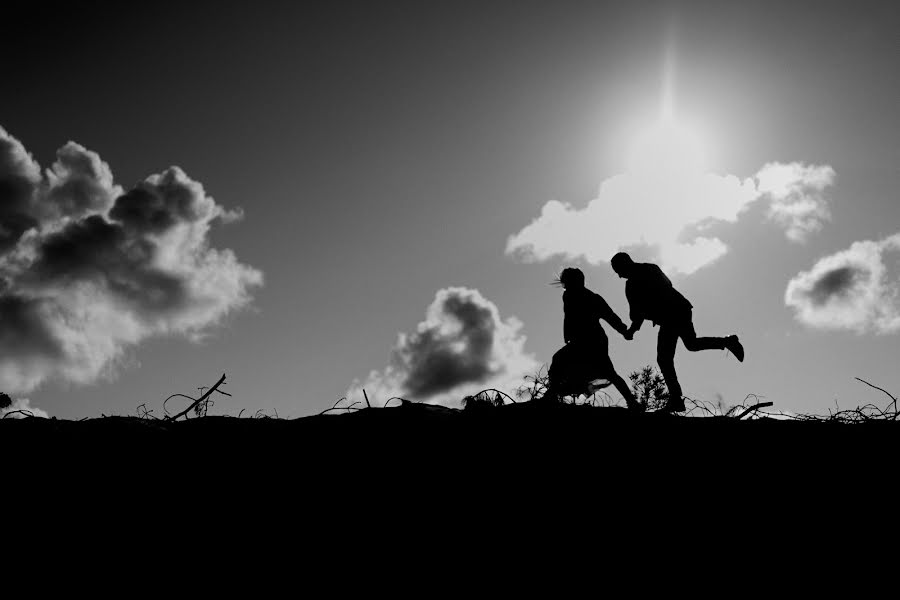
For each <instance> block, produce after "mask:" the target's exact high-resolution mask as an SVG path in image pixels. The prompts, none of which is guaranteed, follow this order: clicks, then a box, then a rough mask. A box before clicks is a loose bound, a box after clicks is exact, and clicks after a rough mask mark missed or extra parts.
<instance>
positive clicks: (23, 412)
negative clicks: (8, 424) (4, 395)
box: [3, 410, 34, 419]
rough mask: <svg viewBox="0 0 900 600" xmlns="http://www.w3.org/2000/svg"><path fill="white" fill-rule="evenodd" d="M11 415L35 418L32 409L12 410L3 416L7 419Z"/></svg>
mask: <svg viewBox="0 0 900 600" xmlns="http://www.w3.org/2000/svg"><path fill="white" fill-rule="evenodd" d="M9 415H22V416H23V417H29V418H34V413H33V412H31V411H30V410H11V411H9V412H7V413H3V418H4V419H5V418H6V417H8V416H9Z"/></svg>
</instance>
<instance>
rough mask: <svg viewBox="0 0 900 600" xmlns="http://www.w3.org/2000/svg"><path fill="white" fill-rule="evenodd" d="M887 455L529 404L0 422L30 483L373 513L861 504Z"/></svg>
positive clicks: (876, 429)
mask: <svg viewBox="0 0 900 600" xmlns="http://www.w3.org/2000/svg"><path fill="white" fill-rule="evenodd" d="M898 442H900V423H897V422H894V421H871V422H867V423H861V424H852V425H850V424H840V423H829V422H798V421H783V420H772V419H755V420H737V419H733V418H724V417H715V418H690V417H679V416H670V415H661V414H633V413H629V412H627V411H626V410H625V409H621V408H594V407H589V406H571V405H564V406H557V407H542V406H537V405H534V404H530V403H520V404H516V405H507V406H504V407H501V408H486V409H482V410H478V411H459V410H451V409H444V408H441V407H432V406H426V405H416V404H406V405H404V406H402V407H395V408H387V409H367V410H360V411H357V412H355V413H350V414H338V415H335V414H331V415H318V416H311V417H305V418H300V419H293V420H287V419H269V418H262V419H258V418H257V419H249V418H242V419H238V418H233V417H205V418H202V419H192V420H187V421H184V420H182V421H179V422H168V421H163V420H154V419H139V418H135V417H105V418H97V419H88V420H84V421H62V420H54V419H50V420H46V419H24V420H12V419H5V420H0V445H2V449H3V453H4V456H6V457H20V458H19V462H18V463H17V464H19V465H20V466H21V467H23V470H24V471H27V472H28V473H30V474H45V475H46V476H48V477H49V476H52V477H76V478H83V479H85V480H88V479H94V478H95V479H97V480H98V481H100V482H102V483H104V484H105V485H106V484H111V483H113V482H127V481H139V482H149V481H155V482H157V484H158V485H160V486H165V485H188V486H192V485H198V484H201V483H203V484H211V485H217V484H218V485H224V484H234V485H241V484H243V483H252V485H254V486H256V489H259V490H272V489H275V490H282V491H283V490H285V489H290V490H292V491H296V492H297V493H299V494H305V495H307V496H309V495H317V496H319V497H322V496H328V495H330V494H332V493H358V494H364V495H366V496H368V497H370V498H371V499H372V500H375V499H376V498H377V497H378V496H384V495H391V494H393V493H395V492H396V493H399V490H416V494H417V495H418V494H421V493H423V492H424V491H425V490H427V489H432V490H434V489H436V488H439V489H443V490H446V491H447V492H448V493H461V494H465V493H467V492H472V493H477V494H480V495H484V494H486V493H489V492H491V491H492V490H493V491H501V490H503V491H506V492H507V493H508V492H509V491H510V490H513V491H517V492H518V493H520V494H522V497H523V498H534V497H536V496H539V495H545V494H549V495H563V496H566V495H568V496H569V497H571V498H572V499H575V498H577V499H578V501H586V500H587V499H588V498H587V496H586V494H590V496H591V497H592V498H598V497H603V498H606V499H607V500H610V501H611V500H612V499H614V498H616V497H619V496H621V495H622V494H624V493H638V492H650V493H651V495H652V494H657V493H658V494H663V490H665V494H664V495H665V496H666V497H678V498H683V499H684V501H685V502H696V501H697V495H698V494H699V493H701V492H711V493H713V494H714V495H715V496H716V497H722V496H723V495H724V494H739V495H749V496H754V495H760V494H761V490H763V489H765V490H771V489H777V490H778V496H779V497H781V498H784V497H785V495H786V494H790V493H805V492H808V491H809V490H811V489H818V490H824V489H831V490H832V492H833V493H838V492H841V491H846V489H848V488H850V487H852V488H854V489H863V488H867V489H875V488H877V487H878V486H879V485H880V483H881V482H882V481H883V480H884V479H886V478H889V479H893V477H892V476H890V473H892V472H893V471H894V469H895V465H896V460H897V459H896V455H897V453H898V450H900V447H898ZM26 462H27V465H28V467H27V468H24V467H25V464H26ZM12 464H16V463H8V465H10V466H11V465H12ZM7 470H8V471H9V468H8V469H7ZM15 471H16V469H13V473H11V474H13V475H14V472H15Z"/></svg>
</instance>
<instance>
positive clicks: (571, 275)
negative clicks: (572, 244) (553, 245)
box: [550, 267, 584, 287]
mask: <svg viewBox="0 0 900 600" xmlns="http://www.w3.org/2000/svg"><path fill="white" fill-rule="evenodd" d="M572 284H575V285H576V286H582V287H584V273H582V272H581V269H576V268H575V267H566V268H565V269H563V270H562V271H560V273H559V275H557V276H556V279H554V280H553V281H552V282H550V285H555V286H559V287H561V286H571V285H572Z"/></svg>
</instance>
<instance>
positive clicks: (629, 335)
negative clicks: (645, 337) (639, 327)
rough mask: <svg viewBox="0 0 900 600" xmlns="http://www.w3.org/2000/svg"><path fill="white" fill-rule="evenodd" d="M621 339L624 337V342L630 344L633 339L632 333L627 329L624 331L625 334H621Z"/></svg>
mask: <svg viewBox="0 0 900 600" xmlns="http://www.w3.org/2000/svg"><path fill="white" fill-rule="evenodd" d="M622 337H624V338H625V339H626V340H628V341H629V342H630V341H631V340H633V339H634V332H633V331H632V330H630V329H629V330H628V331H626V332H625V333H623V334H622Z"/></svg>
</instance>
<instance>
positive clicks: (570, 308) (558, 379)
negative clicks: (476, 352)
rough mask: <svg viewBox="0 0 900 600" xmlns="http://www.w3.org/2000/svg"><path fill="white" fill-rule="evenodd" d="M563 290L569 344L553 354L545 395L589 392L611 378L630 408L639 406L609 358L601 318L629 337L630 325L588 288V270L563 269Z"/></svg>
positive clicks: (553, 395) (561, 278) (565, 330)
mask: <svg viewBox="0 0 900 600" xmlns="http://www.w3.org/2000/svg"><path fill="white" fill-rule="evenodd" d="M554 283H555V284H558V285H561V286H562V287H563V288H564V289H565V291H564V292H563V313H564V317H563V339H564V340H565V342H566V345H565V346H563V347H562V348H561V349H560V350H559V351H557V352H556V354H554V355H553V361H552V362H551V363H550V371H549V373H548V375H549V378H550V385H549V387H548V389H547V394H546V395H545V398H547V399H548V400H556V399H558V398H559V397H560V396H568V395H577V394H582V393H588V392H589V390H588V384H589V383H590V382H591V381H593V380H595V379H607V380H609V381H610V383H612V384H613V385H614V386H615V387H616V389H617V390H618V391H619V393H620V394H622V397H623V398H625V402H626V403H627V404H628V408H634V409H639V408H640V405H639V404H638V403H637V402H635V400H634V395H633V394H632V393H631V390H630V389H629V388H628V384H626V383H625V380H624V379H622V377H620V376H619V374H618V373H616V370H615V368H614V367H613V364H612V360H610V358H609V340H608V339H607V337H606V332H605V331H604V330H603V326H602V325H600V319H603V320H605V321H606V322H607V323H609V324H610V325H611V326H612V328H613V329H615V330H616V331H618V332H619V333H620V334H622V335H623V336H625V334H626V333H627V332H628V328H627V327H625V324H624V323H623V322H622V319H620V318H619V316H618V315H617V314H616V313H615V312H613V310H612V309H611V308H610V307H609V304H607V303H606V300H604V299H603V297H602V296H600V295H599V294H596V293H594V292H592V291H591V290H589V289H587V288H586V287H584V273H582V272H581V270H580V269H575V268H572V267H569V268H566V269H563V271H562V273H560V275H559V278H558V279H557V280H556V281H555V282H554Z"/></svg>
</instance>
